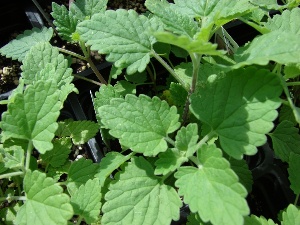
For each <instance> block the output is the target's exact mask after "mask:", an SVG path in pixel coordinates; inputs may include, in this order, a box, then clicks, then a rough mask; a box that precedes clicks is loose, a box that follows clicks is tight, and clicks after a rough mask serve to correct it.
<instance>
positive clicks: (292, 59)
mask: <svg viewBox="0 0 300 225" xmlns="http://www.w3.org/2000/svg"><path fill="white" fill-rule="evenodd" d="M299 39H300V35H298V34H297V35H296V34H292V33H290V32H282V31H273V32H270V33H267V34H264V35H261V36H258V37H256V38H254V39H253V41H252V42H250V43H249V44H247V45H246V46H244V47H240V48H238V50H237V52H236V54H235V55H234V59H235V61H236V62H237V64H235V65H234V66H232V67H233V68H235V69H236V68H240V67H243V66H245V65H251V64H258V65H267V64H268V63H269V61H275V62H277V63H279V64H289V63H300V42H299Z"/></svg>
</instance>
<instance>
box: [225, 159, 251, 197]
mask: <svg viewBox="0 0 300 225" xmlns="http://www.w3.org/2000/svg"><path fill="white" fill-rule="evenodd" d="M228 161H229V163H230V167H231V169H232V170H233V171H234V172H235V173H236V174H237V175H238V177H239V180H240V183H241V184H242V185H244V187H245V188H246V189H247V191H248V193H251V190H252V185H253V178H252V173H251V171H250V170H249V167H248V164H247V162H246V160H244V159H242V160H236V159H234V158H230V159H228Z"/></svg>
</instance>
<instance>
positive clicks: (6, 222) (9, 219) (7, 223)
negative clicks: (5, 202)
mask: <svg viewBox="0 0 300 225" xmlns="http://www.w3.org/2000/svg"><path fill="white" fill-rule="evenodd" d="M21 205H22V203H21V202H20V201H19V202H17V203H16V204H14V205H10V207H5V208H2V209H1V210H0V218H1V222H2V223H3V225H14V224H15V223H14V221H15V219H16V212H18V211H19V209H20V207H21Z"/></svg>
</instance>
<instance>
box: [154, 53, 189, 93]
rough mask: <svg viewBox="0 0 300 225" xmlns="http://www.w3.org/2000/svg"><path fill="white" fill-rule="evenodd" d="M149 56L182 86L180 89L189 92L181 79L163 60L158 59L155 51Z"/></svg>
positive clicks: (187, 86)
mask: <svg viewBox="0 0 300 225" xmlns="http://www.w3.org/2000/svg"><path fill="white" fill-rule="evenodd" d="M151 54H152V55H153V57H154V58H155V59H156V60H157V61H158V62H160V64H161V65H162V66H163V67H165V68H166V70H167V71H168V72H169V73H170V74H171V75H172V76H173V77H174V78H175V79H176V80H177V81H178V82H179V83H180V84H181V85H182V87H183V88H184V89H185V90H186V91H189V89H190V87H189V85H187V84H186V83H185V82H184V81H183V80H182V79H181V78H180V76H178V74H177V73H175V71H174V70H173V69H172V68H171V67H170V66H169V65H168V64H167V63H166V61H165V60H163V58H162V57H160V56H159V55H158V54H157V53H156V52H155V51H152V52H151Z"/></svg>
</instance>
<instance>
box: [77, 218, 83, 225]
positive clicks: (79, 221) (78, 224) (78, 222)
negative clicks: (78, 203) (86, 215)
mask: <svg viewBox="0 0 300 225" xmlns="http://www.w3.org/2000/svg"><path fill="white" fill-rule="evenodd" d="M82 219H83V218H82V216H78V219H77V223H76V225H80V224H81V221H82Z"/></svg>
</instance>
